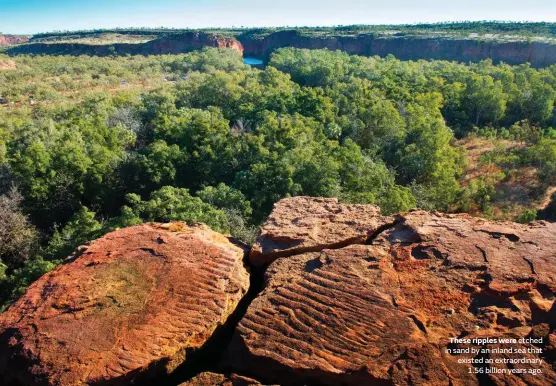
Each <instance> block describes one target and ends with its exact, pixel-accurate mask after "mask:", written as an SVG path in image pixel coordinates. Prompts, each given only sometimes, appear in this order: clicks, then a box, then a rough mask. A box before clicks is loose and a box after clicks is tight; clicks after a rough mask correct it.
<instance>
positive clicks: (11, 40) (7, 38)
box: [0, 35, 29, 47]
mask: <svg viewBox="0 0 556 386" xmlns="http://www.w3.org/2000/svg"><path fill="white" fill-rule="evenodd" d="M28 41H29V38H28V37H26V36H16V35H0V47H5V46H13V45H15V44H22V43H27V42H28Z"/></svg>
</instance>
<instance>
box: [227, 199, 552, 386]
mask: <svg viewBox="0 0 556 386" xmlns="http://www.w3.org/2000/svg"><path fill="white" fill-rule="evenodd" d="M303 202H305V203H306V205H305V206H303V205H302V203H303ZM325 205H326V201H323V200H321V199H317V200H311V199H308V198H294V199H286V200H282V201H280V202H279V203H277V204H276V206H275V209H274V212H273V214H272V215H271V216H270V218H269V221H268V222H267V224H265V226H264V227H263V231H262V233H261V236H260V238H259V241H258V243H257V245H256V246H255V247H254V249H253V250H254V251H257V252H256V253H257V261H260V260H261V259H263V260H264V259H265V258H266V259H268V260H274V259H275V261H274V262H273V263H272V264H270V266H269V267H268V269H267V271H266V274H265V284H264V287H263V290H262V292H261V293H260V295H259V296H258V297H257V298H256V299H255V300H254V301H253V302H252V303H251V305H250V307H249V309H248V311H247V313H246V315H245V316H244V318H243V319H242V320H241V321H240V323H239V325H238V327H237V330H236V333H235V336H234V338H233V341H232V344H231V346H230V350H229V355H228V361H229V363H228V366H229V368H230V369H231V370H232V371H235V372H238V373H242V374H249V375H251V376H254V377H256V378H257V379H259V380H260V381H264V382H279V383H282V384H288V385H304V384H319V385H338V384H342V385H374V384H377V385H378V384H380V385H382V384H384V385H388V384H395V385H414V384H429V385H478V384H486V383H489V384H497V385H504V384H507V385H510V384H511V385H525V384H535V385H553V384H556V372H555V370H554V367H553V363H554V362H553V361H554V359H553V358H554V355H555V351H554V343H555V337H554V330H555V328H556V304H555V302H554V300H555V295H556V224H550V223H546V222H537V223H532V224H528V225H519V224H513V223H498V222H491V221H487V220H483V219H478V218H472V217H470V216H468V215H443V214H438V213H427V212H420V211H418V212H411V213H408V214H402V215H398V216H396V217H395V221H393V222H391V221H390V219H384V220H381V218H380V216H379V215H378V213H377V212H376V211H375V209H374V208H373V207H368V208H365V209H363V210H361V212H360V216H357V215H356V213H352V214H350V216H353V218H354V219H357V222H355V221H354V223H353V226H354V228H356V229H359V226H360V225H361V224H365V223H367V224H390V225H386V226H384V227H382V228H381V229H379V233H377V231H376V229H375V227H374V226H371V227H370V230H369V232H368V233H369V234H373V233H374V236H373V237H372V238H369V239H367V240H366V242H361V240H356V239H353V240H354V243H353V244H352V245H349V246H345V245H338V244H335V245H332V248H331V247H330V245H331V244H330V243H328V242H327V241H326V240H325V237H322V238H315V237H314V236H313V235H314V229H327V232H326V233H329V234H332V235H334V234H335V233H336V229H335V226H334V223H333V222H332V221H330V222H328V223H326V224H318V225H317V224H316V222H315V221H314V220H313V219H314V218H321V213H322V210H323V209H322V207H323V206H325ZM335 205H336V210H347V209H346V208H347V206H346V207H344V208H342V205H340V204H337V203H335ZM372 213H374V215H375V216H378V217H379V218H378V219H375V220H374V222H371V221H370V219H368V218H365V217H366V216H369V215H371V216H372V215H373V214H372ZM303 224H305V225H306V228H305V232H303V231H301V230H299V229H298V227H301V228H303V226H304V225H303ZM346 224H347V223H344V222H340V224H339V225H338V228H337V230H338V232H339V233H341V232H343V231H340V229H342V228H343V227H344V226H345V225H346ZM280 227H282V228H281V229H283V231H282V232H281V231H280ZM265 229H267V230H268V229H272V232H271V233H270V234H269V233H268V232H265ZM312 230H313V231H312ZM292 234H295V235H298V239H297V242H298V243H299V245H311V250H312V251H311V252H306V253H304V251H303V250H300V251H299V254H291V253H288V255H287V256H286V257H278V256H277V255H276V252H275V251H276V245H277V244H278V245H280V244H281V243H282V242H283V239H284V238H285V239H286V240H289V239H290V238H291V235H292ZM316 240H320V241H318V242H316ZM319 246H320V250H318V247H319ZM285 249H286V250H288V248H285ZM294 253H295V252H294ZM463 337H465V338H467V339H473V338H515V339H517V340H519V339H521V338H527V337H536V338H537V339H540V340H537V341H536V343H535V344H536V345H535V344H531V343H516V344H511V345H506V344H504V345H502V344H499V343H497V344H488V343H485V344H482V345H478V344H477V345H475V346H473V347H474V348H475V349H481V348H489V349H494V348H504V349H507V348H508V347H511V348H513V350H514V352H515V351H517V350H518V349H523V350H525V352H526V354H511V355H502V354H498V353H497V351H496V350H492V351H491V353H490V354H466V353H465V350H466V349H468V348H470V347H469V346H470V345H469V344H467V345H461V344H460V343H453V342H451V341H450V338H463ZM502 346H503V347H502ZM456 349H462V351H461V353H460V352H459V351H456ZM448 350H451V351H448ZM537 350H539V351H540V350H543V353H542V354H539V353H537ZM470 352H471V350H470ZM485 357H489V359H492V360H493V361H494V360H496V359H497V358H498V359H504V358H508V357H510V358H511V357H518V358H523V357H526V358H529V359H535V360H542V362H541V363H539V364H538V365H536V366H535V365H530V364H525V365H514V364H498V365H496V367H497V368H498V369H500V368H506V369H507V370H508V372H506V373H505V374H499V373H488V374H487V373H486V371H485V372H483V373H478V374H474V373H472V372H470V370H469V369H470V368H472V366H473V365H470V364H468V363H461V362H462V360H473V359H480V358H483V360H484V358H485ZM550 358H552V359H550ZM483 363H484V362H483ZM476 366H479V367H482V368H483V370H484V368H486V367H489V365H486V364H479V365H476ZM513 368H526V369H527V368H535V369H536V370H540V373H538V374H532V373H527V372H525V373H515V374H511V373H510V372H509V370H510V369H513Z"/></svg>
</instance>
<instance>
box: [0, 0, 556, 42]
mask: <svg viewBox="0 0 556 386" xmlns="http://www.w3.org/2000/svg"><path fill="white" fill-rule="evenodd" d="M452 20H517V21H525V20H527V21H553V22H554V21H556V0H457V1H455V0H395V1H389V0H335V1H330V0H270V1H269V0H258V1H254V0H238V1H234V0H228V1H226V0H197V1H190V0H181V1H180V0H149V1H147V0H0V32H3V33H16V34H31V33H36V32H46V31H53V30H76V29H91V28H112V27H138V26H140V27H160V26H164V27H179V28H184V27H190V28H202V27H231V26H252V27H255V26H285V25H287V26H296V25H307V26H314V25H339V24H344V25H345V24H398V23H415V22H433V21H452Z"/></svg>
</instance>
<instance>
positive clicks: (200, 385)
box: [180, 372, 262, 386]
mask: <svg viewBox="0 0 556 386" xmlns="http://www.w3.org/2000/svg"><path fill="white" fill-rule="evenodd" d="M180 386H262V385H261V384H260V383H259V382H258V381H255V380H254V379H251V378H247V377H242V376H241V375H237V374H231V375H223V374H216V373H210V372H206V373H201V374H199V375H197V376H196V377H194V378H192V379H190V380H189V381H187V382H184V383H182V384H180Z"/></svg>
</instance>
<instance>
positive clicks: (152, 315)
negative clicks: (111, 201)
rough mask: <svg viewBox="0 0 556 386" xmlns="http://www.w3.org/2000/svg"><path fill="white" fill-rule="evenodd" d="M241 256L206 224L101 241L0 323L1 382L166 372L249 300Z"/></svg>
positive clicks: (131, 231) (90, 380)
mask: <svg viewBox="0 0 556 386" xmlns="http://www.w3.org/2000/svg"><path fill="white" fill-rule="evenodd" d="M243 258H244V250H243V249H242V248H240V247H238V246H236V245H234V244H232V243H231V242H230V241H229V240H228V239H227V238H226V237H224V236H222V235H220V234H218V233H215V232H213V231H211V230H210V229H209V228H208V227H206V226H204V225H199V226H186V225H184V224H181V223H173V224H166V225H155V224H145V225H141V226H135V227H131V228H127V229H123V230H118V231H116V232H113V233H109V234H107V235H106V236H104V237H103V238H101V239H99V240H97V241H95V242H93V243H91V244H90V245H89V246H86V247H83V248H82V249H81V250H79V251H78V252H77V253H76V256H74V257H73V258H71V259H70V261H68V262H67V263H66V264H64V265H62V266H60V267H58V268H57V269H55V270H54V271H52V272H50V273H48V274H46V275H44V276H43V277H41V278H40V279H39V280H38V281H36V282H35V283H34V284H32V285H31V287H30V288H29V289H28V291H27V293H26V294H25V295H24V296H23V297H22V298H21V299H20V300H19V301H17V302H16V303H15V304H14V305H12V306H11V307H10V308H9V309H8V310H7V311H6V312H5V313H3V314H1V315H0V379H3V380H4V381H5V382H11V381H12V382H19V383H21V384H41V385H42V384H48V385H77V384H104V383H105V382H109V383H110V384H128V383H130V382H132V381H139V380H140V381H144V380H145V379H148V378H149V377H151V376H157V375H160V374H165V373H168V372H171V371H172V370H174V369H175V368H176V367H177V366H178V365H180V364H182V363H183V362H186V361H187V360H188V358H189V356H190V355H191V354H193V353H194V352H195V351H196V350H198V349H201V348H202V347H203V344H204V343H205V342H206V341H207V339H208V338H209V337H211V335H212V334H213V332H214V331H215V330H216V329H217V328H218V327H219V326H221V325H222V324H223V323H224V322H225V321H226V320H227V318H228V316H229V315H230V314H231V313H232V312H233V311H234V310H235V308H236V306H237V304H238V302H239V301H240V299H241V298H242V297H243V296H244V294H245V293H246V292H247V289H248V286H249V275H248V273H247V271H246V269H245V268H244V264H243ZM15 369H17V371H16V370H15Z"/></svg>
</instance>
